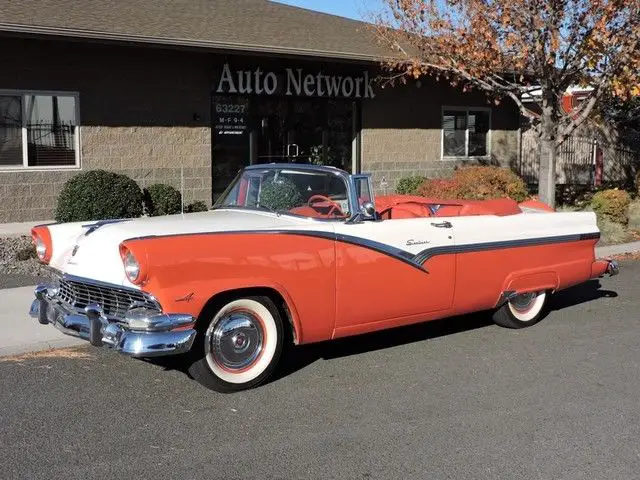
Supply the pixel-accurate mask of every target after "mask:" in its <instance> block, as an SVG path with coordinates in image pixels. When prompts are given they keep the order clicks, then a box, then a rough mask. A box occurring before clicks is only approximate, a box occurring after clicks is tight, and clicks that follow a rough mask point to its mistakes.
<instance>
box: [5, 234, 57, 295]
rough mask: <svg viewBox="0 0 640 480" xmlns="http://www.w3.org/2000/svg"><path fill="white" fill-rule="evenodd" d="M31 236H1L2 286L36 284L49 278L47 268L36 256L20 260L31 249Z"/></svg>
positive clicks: (33, 252)
mask: <svg viewBox="0 0 640 480" xmlns="http://www.w3.org/2000/svg"><path fill="white" fill-rule="evenodd" d="M31 248H32V247H31V238H30V237H27V236H24V237H16V238H0V288H15V287H24V286H28V285H35V284H36V283H39V282H40V281H42V280H44V279H46V278H47V269H46V267H45V266H44V265H42V264H40V263H39V262H38V260H37V259H36V258H35V251H32V252H31V258H28V259H26V260H19V259H18V257H19V256H20V255H26V254H27V252H29V251H30V249H31Z"/></svg>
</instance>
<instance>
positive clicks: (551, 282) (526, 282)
mask: <svg viewBox="0 0 640 480" xmlns="http://www.w3.org/2000/svg"><path fill="white" fill-rule="evenodd" d="M559 285H560V279H559V277H558V274H557V273H555V272H550V271H545V272H534V273H531V272H528V273H525V272H516V273H512V274H511V275H509V276H508V277H507V278H506V280H505V282H504V284H503V286H502V292H501V294H500V298H499V299H498V301H497V302H496V307H498V306H500V305H501V304H502V303H504V302H505V301H506V300H508V299H509V297H511V296H513V295H518V294H520V293H529V292H540V291H542V290H551V291H555V290H557V289H558V286H559Z"/></svg>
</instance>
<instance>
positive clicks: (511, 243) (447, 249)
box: [130, 230, 600, 273]
mask: <svg viewBox="0 0 640 480" xmlns="http://www.w3.org/2000/svg"><path fill="white" fill-rule="evenodd" d="M234 234H238V235H243V234H252V235H253V234H262V235H277V234H280V235H299V236H302V237H316V238H325V239H327V240H334V241H336V242H342V243H349V244H352V245H358V246H360V247H363V248H368V249H370V250H374V251H376V252H379V253H382V254H384V255H388V256H390V257H392V258H395V259H396V260H399V261H401V262H404V263H406V264H407V265H410V266H412V267H414V268H417V269H419V270H422V271H423V272H426V273H428V270H427V269H426V268H425V267H424V263H425V262H426V261H427V260H429V259H430V258H432V257H435V256H437V255H446V254H456V253H470V252H482V251H486V250H502V249H505V248H518V247H530V246H539V245H548V244H553V243H567V242H578V241H582V240H591V239H597V238H600V232H593V233H582V234H574V235H558V236H555V237H539V238H525V239H521V240H502V241H498V242H484V243H470V244H465V245H446V246H442V247H431V248H427V249H425V250H422V251H421V252H418V253H417V254H413V253H411V252H407V251H406V250H402V249H400V248H397V247H394V246H392V245H388V244H386V243H381V242H376V241H375V240H369V239H367V238H363V237H356V236H352V235H345V234H342V233H335V232H324V231H317V230H235V231H225V232H204V233H187V234H180V233H175V234H168V235H150V236H145V237H137V238H135V239H130V240H143V239H152V238H165V237H177V236H190V235H234Z"/></svg>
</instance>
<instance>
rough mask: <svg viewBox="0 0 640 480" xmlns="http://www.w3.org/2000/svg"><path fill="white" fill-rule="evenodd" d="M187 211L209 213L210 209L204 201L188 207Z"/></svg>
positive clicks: (198, 201)
mask: <svg viewBox="0 0 640 480" xmlns="http://www.w3.org/2000/svg"><path fill="white" fill-rule="evenodd" d="M185 210H186V212H187V213H195V212H208V211H209V207H207V204H206V203H204V202H203V201H202V200H196V201H195V202H193V203H190V204H189V205H187V207H186V209H185Z"/></svg>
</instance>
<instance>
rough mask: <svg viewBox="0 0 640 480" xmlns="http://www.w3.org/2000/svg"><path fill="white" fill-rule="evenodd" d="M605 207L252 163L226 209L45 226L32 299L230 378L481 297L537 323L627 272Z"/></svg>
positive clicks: (104, 338)
mask: <svg viewBox="0 0 640 480" xmlns="http://www.w3.org/2000/svg"><path fill="white" fill-rule="evenodd" d="M599 237H600V233H599V231H598V227H597V225H596V218H595V215H594V214H593V213H557V212H553V210H552V209H550V208H549V207H547V206H546V205H544V204H542V203H540V202H535V201H528V202H523V203H520V204H518V203H516V202H514V201H512V200H509V199H498V200H486V201H451V200H438V199H429V198H423V197H417V196H406V195H389V196H384V197H379V198H377V199H375V198H374V195H373V192H372V189H371V182H370V178H369V176H368V175H349V174H347V173H346V172H343V171H341V170H338V169H335V168H331V167H320V166H312V165H292V164H270V165H254V166H250V167H247V168H245V169H244V170H243V171H242V172H240V173H239V175H238V176H237V178H236V179H235V180H234V181H233V183H232V184H231V185H230V186H229V188H228V189H227V191H226V192H225V193H224V194H223V195H222V196H221V198H220V200H219V201H218V202H217V203H216V204H215V205H214V207H213V209H212V210H211V211H208V212H204V213H194V214H187V215H172V216H165V217H154V218H144V219H133V220H113V221H100V222H95V223H86V222H81V223H67V224H52V225H43V226H38V227H36V228H34V229H33V239H34V242H35V245H36V250H37V253H38V256H39V257H40V259H41V261H43V262H45V263H47V264H49V265H50V267H51V269H52V271H53V273H54V275H55V278H56V280H55V281H54V282H53V283H52V284H51V285H40V286H38V287H37V288H36V291H35V295H36V300H35V301H34V302H33V305H32V307H31V315H32V316H33V317H35V318H37V319H38V320H39V322H40V323H42V324H52V325H54V326H55V327H57V328H58V329H60V330H61V331H62V332H64V333H66V334H68V335H74V336H77V337H80V338H83V339H86V340H88V341H89V342H91V344H92V345H95V346H107V347H111V348H113V349H114V350H117V351H119V352H122V353H123V354H126V355H130V356H133V357H152V356H159V355H172V354H185V355H183V356H182V357H179V358H184V361H185V362H188V363H187V365H186V368H188V370H189V372H190V374H191V375H192V376H193V377H194V378H195V379H197V380H198V381H200V382H201V383H202V384H204V385H205V386H207V387H209V388H211V389H213V390H217V391H224V392H228V391H235V390H241V389H244V388H249V387H253V386H256V385H258V384H260V383H262V382H264V381H265V380H266V379H267V378H268V377H269V376H270V375H271V374H272V372H273V370H274V368H275V367H276V364H277V363H278V360H279V359H280V354H281V351H282V349H283V345H284V344H285V342H288V341H289V342H293V343H295V344H306V343H311V342H319V341H323V340H330V339H335V338H338V337H345V336H348V335H356V334H362V333H366V332H372V331H375V330H381V329H385V328H391V327H397V326H401V325H407V324H411V323H417V322H424V321H428V320H433V319H439V318H443V317H449V316H453V315H459V314H463V313H467V312H474V311H484V310H490V311H493V319H494V321H495V322H496V323H497V324H499V325H502V326H505V327H510V328H521V327H527V326H530V325H533V324H535V323H536V322H537V321H538V320H540V318H541V316H542V315H543V313H544V306H545V303H546V301H547V300H548V298H549V295H551V294H552V293H554V292H557V291H558V290H561V289H563V288H567V287H569V286H571V285H575V284H579V283H581V282H585V281H587V280H588V279H590V278H594V277H601V276H603V275H605V274H609V275H613V274H616V273H617V272H618V266H617V264H616V263H615V262H614V261H609V260H600V261H597V260H596V259H595V258H594V246H595V244H596V242H597V241H598V238H599Z"/></svg>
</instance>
